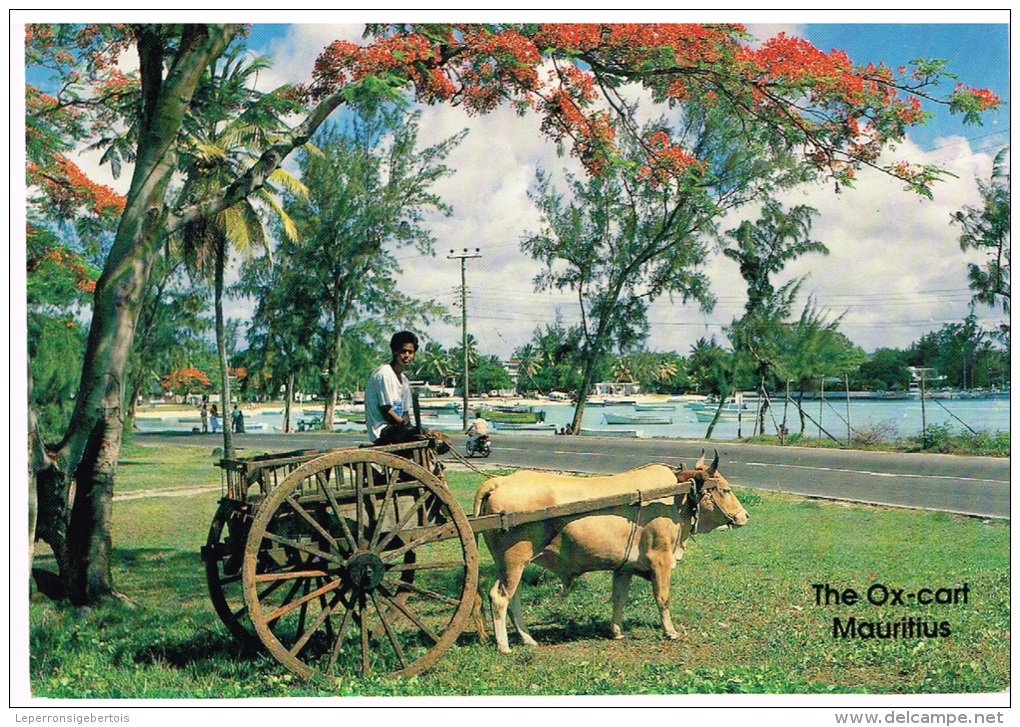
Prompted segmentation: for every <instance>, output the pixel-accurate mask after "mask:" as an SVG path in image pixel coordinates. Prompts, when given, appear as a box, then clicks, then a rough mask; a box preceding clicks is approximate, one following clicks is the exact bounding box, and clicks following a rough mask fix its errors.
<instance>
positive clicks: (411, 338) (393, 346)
mask: <svg viewBox="0 0 1020 727" xmlns="http://www.w3.org/2000/svg"><path fill="white" fill-rule="evenodd" d="M405 343H411V344H414V350H415V351H417V350H418V337H417V336H416V335H414V334H413V333H411V332H410V331H400V332H399V333H394V334H393V338H391V339H390V351H393V352H394V353H396V352H397V351H399V350H400V349H401V348H403V347H404V344H405Z"/></svg>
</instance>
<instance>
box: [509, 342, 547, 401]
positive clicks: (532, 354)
mask: <svg viewBox="0 0 1020 727" xmlns="http://www.w3.org/2000/svg"><path fill="white" fill-rule="evenodd" d="M513 358H514V359H516V360H517V381H518V384H517V388H518V390H520V388H521V385H520V377H521V375H524V376H527V377H528V378H529V379H531V383H532V384H533V385H534V387H535V388H536V389H537V390H539V391H541V390H542V387H541V386H539V383H538V381H536V380H535V375H536V374H538V372H539V371H541V370H542V368H543V361H542V356H541V354H540V353H539V352H538V351H537V350H536V349H535V346H534V345H532V344H531V343H526V344H524V345H523V346H521V347H520V348H518V349H517V350H516V351H514V355H513Z"/></svg>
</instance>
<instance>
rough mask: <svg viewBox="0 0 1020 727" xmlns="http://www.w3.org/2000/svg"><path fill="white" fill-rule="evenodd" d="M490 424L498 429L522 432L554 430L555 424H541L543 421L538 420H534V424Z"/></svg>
mask: <svg viewBox="0 0 1020 727" xmlns="http://www.w3.org/2000/svg"><path fill="white" fill-rule="evenodd" d="M492 426H494V427H495V428H496V429H498V430H499V431H508V432H523V431H529V432H554V431H556V425H555V424H543V423H540V422H536V423H535V424H518V423H515V422H493V423H492Z"/></svg>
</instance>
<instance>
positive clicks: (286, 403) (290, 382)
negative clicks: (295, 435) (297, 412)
mask: <svg viewBox="0 0 1020 727" xmlns="http://www.w3.org/2000/svg"><path fill="white" fill-rule="evenodd" d="M286 389H287V390H286V391H285V392H284V394H283V433H284V434H290V431H291V430H290V402H291V400H292V399H293V398H294V374H289V375H288V376H287V387H286Z"/></svg>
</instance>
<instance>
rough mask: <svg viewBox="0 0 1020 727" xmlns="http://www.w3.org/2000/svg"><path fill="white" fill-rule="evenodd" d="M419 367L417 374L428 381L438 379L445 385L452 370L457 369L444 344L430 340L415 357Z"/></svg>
mask: <svg viewBox="0 0 1020 727" xmlns="http://www.w3.org/2000/svg"><path fill="white" fill-rule="evenodd" d="M415 362H416V363H417V368H416V369H415V376H416V377H418V378H422V379H425V380H426V381H428V382H432V381H436V382H437V383H438V384H439V385H440V386H442V387H445V386H446V382H447V380H448V379H449V377H450V372H451V371H454V370H456V369H455V367H453V366H452V364H451V361H450V357H449V354H447V352H446V351H444V350H443V346H442V344H439V343H436V342H435V341H429V342H428V343H426V344H425V346H424V347H423V348H422V349H421V351H419V352H418V355H417V356H416V357H415Z"/></svg>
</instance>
